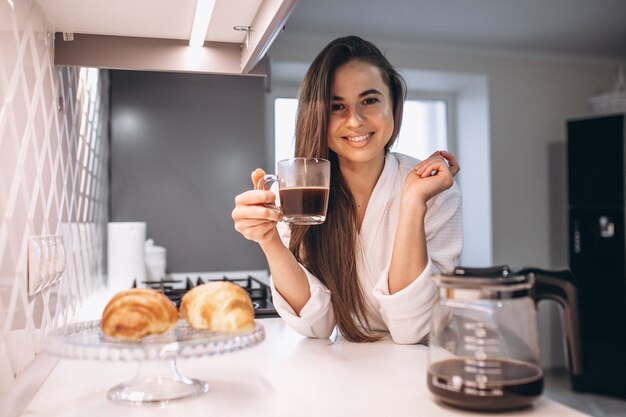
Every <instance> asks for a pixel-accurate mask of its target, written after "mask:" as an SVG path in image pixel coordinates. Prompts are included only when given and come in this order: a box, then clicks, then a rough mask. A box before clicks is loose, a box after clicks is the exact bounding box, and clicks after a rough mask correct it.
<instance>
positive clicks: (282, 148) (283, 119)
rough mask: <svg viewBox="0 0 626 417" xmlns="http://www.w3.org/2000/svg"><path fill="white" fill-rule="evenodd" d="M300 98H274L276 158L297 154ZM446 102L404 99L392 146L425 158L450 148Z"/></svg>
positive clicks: (408, 153) (400, 150)
mask: <svg viewBox="0 0 626 417" xmlns="http://www.w3.org/2000/svg"><path fill="white" fill-rule="evenodd" d="M297 108H298V100H297V99H295V98H277V99H276V100H275V101H274V132H275V133H274V143H275V147H274V157H275V161H280V160H281V159H285V158H291V157H293V154H294V145H295V127H296V111H297ZM447 112H448V111H447V105H446V101H445V100H407V101H405V102H404V114H403V117H402V128H401V130H400V134H399V135H398V140H397V141H396V143H395V144H394V146H393V147H392V148H391V150H392V151H393V152H400V153H404V154H407V155H410V156H412V157H414V158H417V159H426V158H427V157H428V156H429V155H430V154H432V153H433V152H435V151H436V150H439V149H448V129H447Z"/></svg>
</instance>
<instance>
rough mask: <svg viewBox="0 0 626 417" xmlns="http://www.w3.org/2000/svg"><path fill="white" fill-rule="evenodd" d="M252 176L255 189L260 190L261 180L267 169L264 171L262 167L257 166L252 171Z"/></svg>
mask: <svg viewBox="0 0 626 417" xmlns="http://www.w3.org/2000/svg"><path fill="white" fill-rule="evenodd" d="M250 176H251V178H252V185H253V186H254V189H255V190H258V189H259V181H261V178H263V177H264V176H265V171H263V170H262V169H261V168H257V169H255V170H254V171H252V174H251V175H250Z"/></svg>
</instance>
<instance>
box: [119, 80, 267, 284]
mask: <svg viewBox="0 0 626 417" xmlns="http://www.w3.org/2000/svg"><path fill="white" fill-rule="evenodd" d="M264 82H265V81H264V79H262V78H257V77H237V76H216V75H201V74H174V73H156V72H136V71H112V74H111V141H112V144H111V198H110V201H111V217H110V218H111V221H145V222H147V235H148V237H149V238H153V239H154V240H155V241H156V243H157V244H158V245H161V246H165V247H166V248H167V250H168V253H167V260H168V271H171V272H191V271H230V270H242V269H266V268H267V263H266V261H265V258H264V257H263V255H262V253H261V251H260V249H259V248H258V245H256V244H255V243H253V242H250V241H248V240H246V239H244V238H243V237H242V236H241V235H240V234H239V233H237V232H236V231H235V230H234V228H233V221H232V219H231V211H232V209H233V206H234V197H235V195H237V194H238V193H240V192H242V191H244V190H246V189H249V188H251V183H250V172H251V171H252V170H253V169H254V168H257V167H261V168H265V169H266V170H267V168H268V163H267V160H266V154H267V153H266V145H265V139H264V134H265V120H264V117H265V116H264V110H263V109H264Z"/></svg>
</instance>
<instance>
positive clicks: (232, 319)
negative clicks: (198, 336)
mask: <svg viewBox="0 0 626 417" xmlns="http://www.w3.org/2000/svg"><path fill="white" fill-rule="evenodd" d="M180 315H181V316H182V317H183V318H184V319H185V320H187V322H188V323H189V324H190V325H191V327H193V328H194V329H199V330H212V331H218V332H236V331H244V330H252V329H254V326H255V324H254V307H253V306H252V300H250V296H249V295H248V293H247V292H246V290H244V289H243V288H241V287H240V286H239V285H237V284H233V283H231V282H226V281H215V282H209V283H207V284H203V285H199V286H197V287H194V288H193V289H191V290H190V291H188V292H187V293H186V294H185V295H184V296H183V299H182V301H181V303H180Z"/></svg>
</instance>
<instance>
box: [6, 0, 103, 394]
mask: <svg viewBox="0 0 626 417" xmlns="http://www.w3.org/2000/svg"><path fill="white" fill-rule="evenodd" d="M48 28H49V27H48V24H47V22H46V18H45V16H44V15H43V13H42V11H41V9H40V7H39V5H38V4H37V3H36V2H35V1H34V0H0V392H2V391H3V390H4V389H5V388H7V387H8V386H10V385H11V383H12V382H13V380H14V378H15V377H16V376H18V375H19V374H20V372H21V371H22V370H23V369H24V368H25V367H26V366H27V365H28V364H29V363H30V362H31V361H32V360H33V359H34V358H35V356H36V355H37V354H38V353H39V352H40V351H41V347H42V343H43V340H44V337H45V335H46V334H47V333H48V332H49V331H50V330H51V329H53V328H56V327H58V326H60V325H63V324H65V323H67V322H69V321H71V320H73V319H74V317H75V315H76V312H77V310H78V308H79V307H80V305H81V303H82V302H83V301H84V300H85V299H86V297H88V296H89V295H90V294H91V292H92V290H93V289H94V288H96V287H97V286H99V285H101V283H102V280H103V268H102V267H103V256H104V249H103V248H104V246H103V245H104V239H105V231H106V222H107V207H108V191H107V190H108V164H107V159H108V117H109V114H108V73H106V72H102V71H98V70H95V69H86V68H66V67H64V68H61V67H55V66H54V64H53V60H54V58H53V57H54V42H53V39H52V34H51V33H50V32H49V31H48ZM38 235H62V236H63V239H64V243H65V248H66V257H67V258H66V270H65V273H64V275H63V277H62V279H61V280H60V281H59V283H58V284H56V285H55V286H54V287H52V288H50V289H48V290H45V291H44V292H43V293H41V294H38V295H36V296H35V297H29V296H28V291H27V281H26V279H27V275H26V274H27V241H28V238H29V237H30V236H38Z"/></svg>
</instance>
